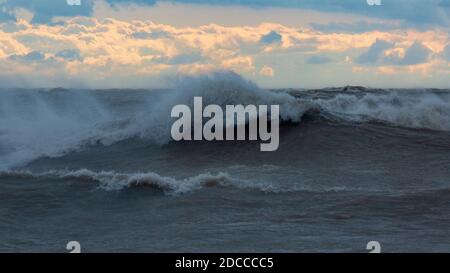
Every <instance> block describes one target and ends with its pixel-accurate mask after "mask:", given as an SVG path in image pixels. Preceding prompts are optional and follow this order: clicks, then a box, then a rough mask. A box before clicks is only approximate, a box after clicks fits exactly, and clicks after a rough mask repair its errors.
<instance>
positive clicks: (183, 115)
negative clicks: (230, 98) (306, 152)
mask: <svg viewBox="0 0 450 273" xmlns="http://www.w3.org/2000/svg"><path fill="white" fill-rule="evenodd" d="M171 117H172V118H178V119H177V120H176V121H175V122H174V123H173V124H172V129H171V135H172V139H173V140H175V141H180V140H207V141H212V140H216V141H223V140H252V141H256V140H258V137H259V140H261V141H263V142H266V143H261V145H260V150H261V151H264V152H267V151H275V150H277V149H278V146H279V142H280V138H279V124H280V106H279V105H270V111H269V106H268V105H259V106H256V105H252V104H250V105H246V106H244V105H226V106H225V114H224V111H223V109H222V107H221V106H219V105H215V104H211V105H207V106H206V107H203V100H202V97H194V109H193V110H192V111H191V108H190V107H189V106H187V105H184V104H179V105H175V106H174V107H173V108H172V112H171ZM204 119H209V120H207V121H206V122H205V123H204ZM192 123H193V126H192ZM269 125H270V130H268V127H269ZM192 127H193V129H194V130H193V132H192ZM247 127H248V136H246V132H247V130H246V128H247Z"/></svg>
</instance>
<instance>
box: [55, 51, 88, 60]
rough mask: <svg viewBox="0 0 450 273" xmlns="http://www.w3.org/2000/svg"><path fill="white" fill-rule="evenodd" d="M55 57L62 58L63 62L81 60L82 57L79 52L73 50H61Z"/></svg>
mask: <svg viewBox="0 0 450 273" xmlns="http://www.w3.org/2000/svg"><path fill="white" fill-rule="evenodd" d="M55 57H58V58H62V59H64V60H69V61H72V60H82V57H81V55H80V52H79V51H78V50H75V49H66V50H62V51H60V52H58V53H56V54H55Z"/></svg>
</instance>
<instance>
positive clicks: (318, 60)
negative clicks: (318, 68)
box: [306, 55, 333, 64]
mask: <svg viewBox="0 0 450 273" xmlns="http://www.w3.org/2000/svg"><path fill="white" fill-rule="evenodd" d="M332 61H333V59H331V58H330V57H327V56H319V55H315V56H311V57H309V58H308V60H307V61H306V63H308V64H327V63H331V62H332Z"/></svg>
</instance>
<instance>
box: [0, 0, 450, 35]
mask: <svg viewBox="0 0 450 273" xmlns="http://www.w3.org/2000/svg"><path fill="white" fill-rule="evenodd" d="M96 1H100V0H82V5H80V6H69V5H67V3H66V1H65V0H2V1H0V21H6V20H15V19H16V16H15V14H14V13H15V11H16V10H17V9H25V10H28V11H30V12H31V13H33V14H34V18H33V22H34V23H50V22H52V20H53V19H54V18H55V17H74V16H80V15H81V16H91V15H92V14H93V9H94V6H95V4H96ZM102 1H103V2H105V3H108V4H109V5H110V6H112V7H114V8H120V7H123V6H124V5H128V6H131V5H137V6H139V5H141V6H143V5H145V6H154V5H155V4H159V3H167V2H171V3H185V4H201V5H216V6H240V7H247V8H255V9H257V8H261V7H274V8H288V9H289V8H291V9H304V10H315V11H320V12H331V13H342V14H349V15H357V16H366V17H370V18H382V19H393V20H400V21H402V22H403V24H402V25H403V26H404V27H417V26H429V25H434V26H441V27H450V0H427V1H424V0H389V1H388V0H386V1H384V0H383V5H382V6H369V5H367V3H366V0H345V1H336V0H321V1H317V0H246V1H242V0H170V1H166V0H102ZM316 27H318V26H316ZM323 27H325V28H329V29H330V28H341V30H342V28H356V29H359V30H358V31H364V30H363V29H366V30H368V29H373V28H374V25H372V26H370V25H365V26H364V25H363V26H361V27H359V28H358V27H356V26H353V27H352V26H349V25H347V26H342V27H339V26H331V25H330V26H323ZM323 27H322V28H323ZM378 27H382V25H378ZM319 28H320V27H319Z"/></svg>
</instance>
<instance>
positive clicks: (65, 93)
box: [0, 72, 450, 252]
mask: <svg viewBox="0 0 450 273" xmlns="http://www.w3.org/2000/svg"><path fill="white" fill-rule="evenodd" d="M194 96H202V98H203V103H204V104H205V105H206V104H218V105H221V106H224V105H227V104H232V105H236V104H244V105H247V104H255V105H261V104H279V105H280V116H281V119H282V124H281V128H280V147H279V149H278V150H277V151H276V152H270V153H262V152H260V151H259V142H254V141H231V142H227V141H224V142H207V141H188V142H173V141H171V138H170V127H171V125H172V122H173V121H174V120H173V119H171V118H170V111H171V109H172V107H173V106H174V105H176V104H186V105H189V106H192V104H193V97H194ZM448 166H450V91H447V90H379V89H366V88H359V87H347V88H328V89H321V90H265V89H262V88H259V87H258V86H256V85H255V84H253V83H252V82H249V81H247V80H245V79H243V78H242V77H240V76H239V75H237V74H235V73H232V72H217V73H212V74H208V75H201V76H183V77H180V78H178V79H176V80H174V81H173V86H171V87H170V88H169V89H167V90H1V91H0V197H1V198H0V231H1V232H0V234H2V235H0V242H1V243H0V251H64V246H65V243H67V241H69V240H79V241H81V242H82V244H83V246H84V247H83V249H85V250H86V251H203V252H204V251H281V252H283V251H314V252H315V251H357V252H360V251H361V252H362V251H364V249H365V244H366V243H367V242H368V241H372V240H378V241H380V242H381V243H382V245H383V250H386V251H448V249H450V243H447V242H450V234H449V233H448V229H449V228H450V216H449V215H450V201H449V200H450V199H449V193H450V168H448ZM412 239H414V241H412ZM242 242H245V243H242Z"/></svg>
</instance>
